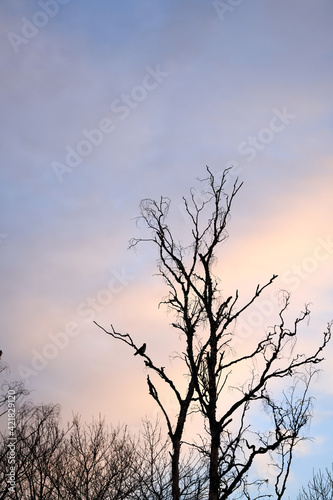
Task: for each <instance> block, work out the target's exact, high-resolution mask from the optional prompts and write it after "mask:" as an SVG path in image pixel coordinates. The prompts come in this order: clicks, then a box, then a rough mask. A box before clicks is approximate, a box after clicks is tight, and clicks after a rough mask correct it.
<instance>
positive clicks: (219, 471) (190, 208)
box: [96, 167, 331, 500]
mask: <svg viewBox="0 0 333 500" xmlns="http://www.w3.org/2000/svg"><path fill="white" fill-rule="evenodd" d="M207 172H208V178H206V179H203V180H202V181H201V182H202V183H203V186H204V187H203V190H201V192H198V191H197V190H193V189H192V190H191V194H190V198H189V199H186V198H184V207H185V212H186V214H187V217H188V221H189V226H188V227H190V234H191V243H190V244H189V245H184V244H183V243H182V242H181V241H180V240H179V239H177V238H176V236H175V234H174V232H173V231H172V230H171V227H170V226H169V225H168V224H167V222H166V218H167V215H168V211H169V207H170V199H169V198H165V197H161V199H160V200H159V201H158V202H157V201H155V200H151V199H146V200H143V201H142V202H141V205H140V211H141V215H140V217H139V220H143V221H144V223H145V225H146V227H147V228H148V230H149V231H150V234H149V235H148V237H147V238H140V239H133V240H131V242H130V247H134V246H136V245H137V244H138V243H139V242H142V241H148V242H152V243H153V244H154V245H155V246H156V247H157V250H158V264H157V265H158V271H159V275H160V276H161V277H162V278H163V280H164V282H165V284H166V286H167V288H168V295H167V297H166V298H165V299H164V300H163V302H162V303H163V304H166V305H167V307H168V308H169V310H171V311H172V312H173V313H174V314H175V321H174V322H173V323H172V326H173V327H174V328H175V329H176V331H178V332H180V333H181V335H182V339H183V341H184V348H183V352H182V353H180V354H179V356H180V358H181V359H182V360H183V362H184V373H185V374H186V375H187V388H186V390H185V393H184V395H182V392H181V390H180V389H179V388H178V387H177V386H178V385H179V384H178V383H177V382H175V381H174V380H172V379H171V378H170V377H169V376H168V375H167V373H166V370H165V368H164V367H158V366H157V365H156V364H155V363H154V362H153V360H152V359H151V357H149V356H148V355H147V354H146V353H145V349H140V348H138V347H137V346H136V344H135V342H134V340H133V338H132V335H130V334H128V333H125V334H122V333H119V332H117V331H116V330H115V329H114V327H113V326H112V325H111V331H107V330H106V329H104V328H102V327H101V326H100V325H98V326H99V327H100V328H102V329H103V330H104V331H105V332H106V333H108V334H109V335H111V336H112V337H113V338H115V339H117V340H121V341H123V342H125V343H126V344H128V345H129V346H130V347H131V348H133V349H134V350H135V351H136V352H137V353H138V354H140V355H141V356H142V357H143V360H144V363H145V365H146V367H147V368H148V369H150V370H151V371H152V373H155V374H156V375H158V376H159V378H160V379H162V381H163V382H164V383H165V384H166V385H167V386H168V387H169V389H170V390H171V391H172V392H173V394H174V395H175V396H176V400H177V401H178V406H179V409H178V414H177V415H176V416H174V417H173V416H171V415H170V414H169V413H168V411H167V409H166V406H165V404H163V401H162V399H161V397H160V395H159V392H158V390H157V386H156V382H154V381H153V380H152V379H151V377H150V375H148V377H147V384H148V389H149V393H150V395H151V396H152V397H153V399H154V400H155V401H156V403H157V404H158V406H159V407H160V409H161V411H162V413H163V415H164V418H165V421H166V424H167V429H168V435H169V437H170V440H171V443H172V453H171V476H172V498H173V500H179V499H180V498H181V496H180V495H181V492H180V487H179V477H180V476H179V464H180V457H181V456H180V452H181V446H182V439H183V433H184V427H185V422H186V418H187V416H188V414H189V411H192V410H196V411H199V412H200V413H201V415H202V416H203V419H204V425H205V428H207V431H208V439H205V438H203V444H202V445H200V446H197V445H195V444H194V446H195V447H196V449H197V450H198V451H199V452H200V453H202V456H203V457H204V458H205V459H207V460H208V461H209V482H210V484H209V495H208V498H209V500H222V499H226V498H231V496H232V495H236V496H234V498H237V495H241V496H242V497H245V498H262V497H264V496H266V497H268V496H272V495H269V494H267V495H261V493H260V487H261V486H262V485H265V484H267V483H268V479H267V477H266V476H264V477H262V478H260V477H259V478H254V477H253V472H252V471H253V465H254V463H255V461H256V460H258V458H260V457H262V456H267V457H268V458H269V460H270V461H271V462H272V463H273V466H272V467H271V468H274V469H275V470H276V479H275V484H274V492H275V495H276V498H278V499H280V498H282V496H283V494H284V492H285V489H286V483H287V478H288V474H289V470H290V464H291V460H292V455H293V450H294V447H295V446H296V445H297V443H298V441H299V440H300V439H302V438H303V436H302V431H303V430H304V429H305V426H306V424H307V423H308V421H309V418H310V416H311V398H310V397H309V396H308V388H309V384H310V382H311V379H312V377H313V375H314V373H315V368H314V367H315V366H316V365H317V364H318V363H320V362H321V361H322V359H323V358H322V351H323V349H324V348H325V346H326V345H327V343H328V342H329V340H330V337H331V323H329V324H328V327H327V330H326V331H325V332H324V334H323V339H322V341H321V342H320V344H319V346H318V347H317V348H316V349H315V350H314V352H312V353H310V354H303V353H302V347H300V346H298V345H297V339H298V333H299V332H298V329H299V325H300V323H302V322H304V320H306V318H307V317H308V316H309V314H310V311H309V308H308V306H306V307H305V310H304V311H303V312H302V313H301V314H300V316H299V317H298V318H296V320H295V321H294V323H293V325H292V326H291V327H289V328H288V327H287V325H286V324H285V321H286V320H285V313H286V310H287V308H288V306H289V303H290V296H289V294H288V293H285V294H284V296H283V304H282V306H281V310H280V312H279V314H278V323H277V324H276V325H275V326H274V327H272V328H269V329H268V330H267V332H266V334H265V335H264V337H263V338H261V339H260V340H258V342H257V344H256V345H255V346H254V347H253V348H252V347H249V350H248V352H247V353H245V354H240V355H238V357H237V349H236V348H237V321H238V319H239V318H240V316H241V315H243V314H244V313H245V311H247V310H248V309H250V308H251V306H252V304H253V303H254V302H255V301H256V300H257V299H258V298H259V297H260V296H261V294H262V293H263V292H264V290H265V289H266V288H267V287H268V286H269V285H271V284H272V283H273V281H274V280H275V279H276V277H277V276H276V275H273V276H272V277H271V279H270V280H269V281H268V282H267V283H266V284H264V285H262V286H260V285H258V286H257V287H256V288H255V291H254V293H253V295H252V297H251V298H250V300H248V301H247V302H245V303H240V299H239V293H238V290H236V292H235V293H234V295H233V296H229V297H227V298H225V297H224V296H223V294H222V292H221V282H220V279H219V278H218V277H217V276H215V275H214V270H213V268H214V264H215V262H216V259H217V250H218V248H219V246H220V245H221V243H223V242H224V241H225V240H226V239H227V237H228V233H227V231H226V226H227V222H228V220H229V217H230V212H231V206H232V203H233V200H234V197H235V196H236V194H237V193H238V191H239V189H240V187H241V184H240V183H239V182H238V179H237V180H236V181H235V182H234V184H233V187H232V189H231V191H230V194H228V193H227V192H226V190H225V188H226V186H227V179H228V173H229V169H226V170H225V171H224V172H223V174H222V176H221V178H220V179H216V178H215V176H214V175H213V173H212V172H211V171H210V170H209V168H208V167H207ZM198 193H199V194H198ZM96 324H97V323H96ZM249 366H250V369H249V370H248V371H249V375H248V378H247V379H245V380H244V383H243V385H242V386H240V387H237V390H236V389H234V391H233V394H234V399H233V401H232V402H230V398H229V397H228V395H229V394H230V389H231V388H232V385H231V378H232V376H233V375H234V374H235V373H236V374H237V373H240V370H243V371H244V370H245V369H246V368H248V367H249ZM278 382H279V384H278ZM286 384H288V385H287V386H286ZM281 385H282V387H283V388H284V390H283V392H282V394H281V391H280V396H281V397H280V398H279V391H278V390H277V386H279V387H280V388H281ZM260 408H261V409H262V408H264V409H265V411H266V412H267V414H268V415H269V416H270V419H271V420H270V422H271V424H270V427H268V428H267V429H266V430H265V431H263V430H260V429H257V430H255V428H254V426H253V419H252V420H251V416H252V415H253V412H255V411H256V410H259V409H260ZM173 419H174V421H173ZM255 489H257V491H258V492H257V493H255V492H254V490H255ZM251 495H252V497H251Z"/></svg>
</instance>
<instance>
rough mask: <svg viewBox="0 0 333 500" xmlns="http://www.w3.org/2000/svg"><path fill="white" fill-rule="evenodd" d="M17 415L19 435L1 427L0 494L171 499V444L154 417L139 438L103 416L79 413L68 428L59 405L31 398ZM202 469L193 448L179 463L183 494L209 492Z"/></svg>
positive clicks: (47, 499) (43, 499)
mask: <svg viewBox="0 0 333 500" xmlns="http://www.w3.org/2000/svg"><path fill="white" fill-rule="evenodd" d="M15 420H16V427H15V429H14V432H13V437H14V440H13V438H11V437H10V436H9V434H8V430H7V429H5V430H4V431H2V433H1V444H0V446H1V447H0V460H1V466H0V483H1V485H0V499H6V500H7V499H13V500H14V499H15V500H25V499H27V500H28V499H33V500H37V499H40V500H56V499H57V500H58V499H64V500H69V499H73V500H81V499H85V500H88V499H91V500H132V499H133V500H145V499H147V500H148V499H149V500H152V499H161V500H162V499H163V500H168V499H171V498H172V494H171V471H170V467H169V462H170V457H169V445H168V442H167V441H166V440H164V439H163V438H162V435H161V430H160V427H159V424H158V423H157V422H155V423H154V424H152V423H151V422H149V421H144V423H143V431H142V433H141V434H140V435H139V436H137V437H133V436H131V435H130V434H129V433H128V431H127V429H126V427H117V428H112V427H111V428H110V427H109V426H107V425H106V423H105V421H104V419H102V418H99V419H98V420H94V421H92V422H91V423H90V424H84V423H82V422H81V419H80V418H79V417H77V416H74V417H73V420H72V422H71V423H70V424H68V425H67V427H66V428H65V429H64V428H63V427H62V426H61V419H60V409H59V406H58V405H55V404H49V405H45V404H41V405H34V404H32V403H29V402H25V403H23V404H22V405H21V406H20V407H19V408H18V409H17V413H16V419H15ZM12 462H13V465H14V467H15V476H14V477H13V476H12V477H11V476H10V473H9V471H10V468H11V464H12ZM205 469H206V467H205V464H204V461H202V460H201V461H198V459H197V458H196V455H195V453H194V452H192V453H189V454H188V456H187V459H186V460H185V461H183V462H182V463H181V468H180V485H181V495H182V498H183V499H184V500H185V499H191V500H195V499H198V500H199V499H200V500H202V499H204V498H207V495H206V486H207V478H206V477H205ZM11 479H12V480H13V479H14V482H11Z"/></svg>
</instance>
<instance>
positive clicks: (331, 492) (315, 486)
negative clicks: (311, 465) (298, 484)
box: [297, 466, 333, 500]
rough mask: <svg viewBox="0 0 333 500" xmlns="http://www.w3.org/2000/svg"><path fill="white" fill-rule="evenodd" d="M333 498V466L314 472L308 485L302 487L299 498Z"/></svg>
mask: <svg viewBox="0 0 333 500" xmlns="http://www.w3.org/2000/svg"><path fill="white" fill-rule="evenodd" d="M332 498H333V466H332V470H329V469H325V471H324V472H322V471H321V470H319V471H318V472H316V473H315V472H313V477H312V479H311V481H309V482H308V485H307V487H304V486H303V488H302V490H301V491H300V493H299V494H298V497H297V500H331V499H332Z"/></svg>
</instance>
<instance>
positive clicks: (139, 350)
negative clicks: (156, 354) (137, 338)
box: [134, 343, 147, 356]
mask: <svg viewBox="0 0 333 500" xmlns="http://www.w3.org/2000/svg"><path fill="white" fill-rule="evenodd" d="M146 347H147V346H146V343H144V344H142V346H141V347H140V349H138V350H137V351H136V352H135V353H134V356H136V355H137V354H140V356H143V355H144V353H145V352H146Z"/></svg>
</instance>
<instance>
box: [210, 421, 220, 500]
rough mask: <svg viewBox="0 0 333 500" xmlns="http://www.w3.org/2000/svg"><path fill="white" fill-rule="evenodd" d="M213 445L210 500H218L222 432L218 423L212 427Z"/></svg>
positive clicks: (211, 445) (211, 447)
mask: <svg viewBox="0 0 333 500" xmlns="http://www.w3.org/2000/svg"><path fill="white" fill-rule="evenodd" d="M210 431H211V444H210V463H209V500H218V498H219V484H220V481H219V471H218V464H219V449H220V432H219V430H218V428H217V425H216V423H215V422H214V424H213V425H212V426H211V428H210Z"/></svg>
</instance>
